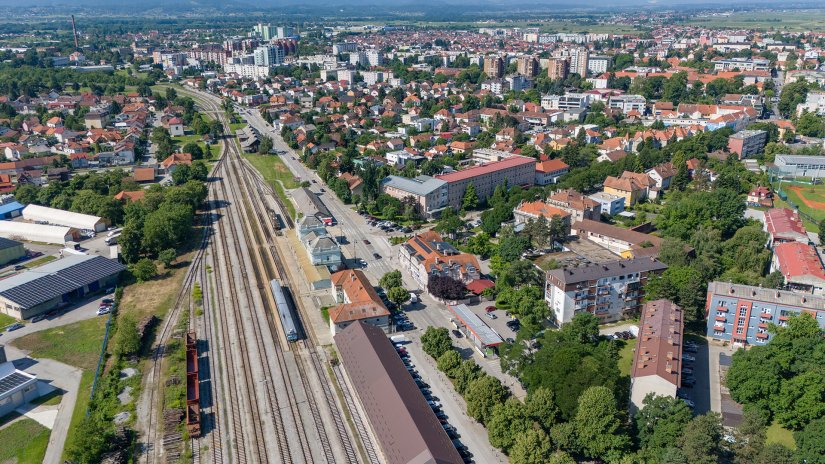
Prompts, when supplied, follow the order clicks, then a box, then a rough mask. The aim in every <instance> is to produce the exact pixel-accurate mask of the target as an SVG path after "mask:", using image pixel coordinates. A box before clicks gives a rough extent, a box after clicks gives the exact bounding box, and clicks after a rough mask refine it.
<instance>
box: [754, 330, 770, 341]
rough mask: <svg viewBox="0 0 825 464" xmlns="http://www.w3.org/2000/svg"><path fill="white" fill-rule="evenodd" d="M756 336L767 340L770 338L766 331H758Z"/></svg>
mask: <svg viewBox="0 0 825 464" xmlns="http://www.w3.org/2000/svg"><path fill="white" fill-rule="evenodd" d="M756 338H758V339H760V340H767V339H768V334H767V333H765V332H757V333H756Z"/></svg>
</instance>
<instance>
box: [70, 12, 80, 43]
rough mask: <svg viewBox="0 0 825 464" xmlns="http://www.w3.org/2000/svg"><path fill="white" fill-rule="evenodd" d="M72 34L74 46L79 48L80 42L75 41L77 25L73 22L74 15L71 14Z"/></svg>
mask: <svg viewBox="0 0 825 464" xmlns="http://www.w3.org/2000/svg"><path fill="white" fill-rule="evenodd" d="M72 35H73V36H74V48H75V50H80V44H79V43H78V42H77V26H75V23H74V15H72Z"/></svg>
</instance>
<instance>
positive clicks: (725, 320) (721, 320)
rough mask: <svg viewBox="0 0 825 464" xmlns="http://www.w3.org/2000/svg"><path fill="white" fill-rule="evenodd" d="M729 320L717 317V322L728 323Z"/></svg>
mask: <svg viewBox="0 0 825 464" xmlns="http://www.w3.org/2000/svg"><path fill="white" fill-rule="evenodd" d="M727 321H728V318H727V317H725V316H716V322H727Z"/></svg>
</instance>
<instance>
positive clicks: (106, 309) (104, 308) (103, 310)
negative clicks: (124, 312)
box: [97, 306, 112, 316]
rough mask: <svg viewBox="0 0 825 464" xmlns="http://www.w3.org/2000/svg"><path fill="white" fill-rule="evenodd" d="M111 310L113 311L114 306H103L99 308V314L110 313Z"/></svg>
mask: <svg viewBox="0 0 825 464" xmlns="http://www.w3.org/2000/svg"><path fill="white" fill-rule="evenodd" d="M110 312H112V308H110V307H108V306H101V307H99V308H97V315H98V316H102V315H104V314H109V313H110Z"/></svg>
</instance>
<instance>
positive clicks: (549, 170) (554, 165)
mask: <svg viewBox="0 0 825 464" xmlns="http://www.w3.org/2000/svg"><path fill="white" fill-rule="evenodd" d="M569 171H570V166H568V165H567V163H565V162H564V161H562V160H560V159H551V160H547V161H539V162H537V163H536V185H548V184H555V183H557V182H558V181H559V178H560V177H561V176H563V175H565V174H567V173H568V172H569Z"/></svg>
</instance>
